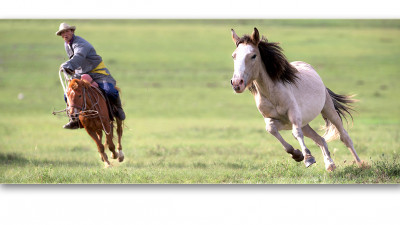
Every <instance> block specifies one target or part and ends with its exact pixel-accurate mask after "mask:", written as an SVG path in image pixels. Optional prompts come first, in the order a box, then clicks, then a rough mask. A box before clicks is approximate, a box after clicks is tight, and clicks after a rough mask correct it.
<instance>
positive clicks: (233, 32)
mask: <svg viewBox="0 0 400 225" xmlns="http://www.w3.org/2000/svg"><path fill="white" fill-rule="evenodd" d="M231 32H232V40H233V43H235V45H237V42H238V41H239V40H240V38H239V36H237V34H236V32H235V31H234V30H233V29H231Z"/></svg>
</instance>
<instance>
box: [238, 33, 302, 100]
mask: <svg viewBox="0 0 400 225" xmlns="http://www.w3.org/2000/svg"><path fill="white" fill-rule="evenodd" d="M241 43H244V44H254V43H253V42H252V39H251V37H250V36H248V35H245V36H243V37H242V38H240V40H238V41H237V42H236V45H237V46H238V45H239V44H241ZM278 44H279V43H275V42H268V40H267V38H265V37H262V39H261V41H260V43H259V44H258V50H259V51H260V54H261V60H262V62H263V63H264V65H265V68H266V70H267V74H268V76H269V77H270V78H271V80H272V81H273V82H282V83H284V84H285V83H287V84H291V83H295V82H296V79H297V78H298V77H297V75H296V73H297V70H296V68H294V67H293V66H292V65H290V63H289V62H288V61H287V59H286V56H285V55H284V54H283V53H282V51H283V50H282V48H281V47H280V46H279V45H278ZM250 91H251V92H252V93H254V91H255V87H254V85H252V86H251V88H250Z"/></svg>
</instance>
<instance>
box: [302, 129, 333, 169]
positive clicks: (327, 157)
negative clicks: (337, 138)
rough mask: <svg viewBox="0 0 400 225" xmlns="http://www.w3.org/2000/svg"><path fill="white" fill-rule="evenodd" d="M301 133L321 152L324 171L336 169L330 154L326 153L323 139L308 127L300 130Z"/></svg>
mask: <svg viewBox="0 0 400 225" xmlns="http://www.w3.org/2000/svg"><path fill="white" fill-rule="evenodd" d="M302 130H303V133H304V135H305V136H306V137H308V138H311V139H312V140H313V141H314V142H315V143H316V144H317V145H318V146H319V147H320V148H321V150H322V154H323V156H324V162H325V169H326V170H327V171H333V170H335V169H336V165H335V163H334V162H333V160H332V158H331V154H330V153H329V151H328V145H327V144H326V141H325V139H324V138H322V137H321V136H319V135H318V134H317V132H315V131H314V130H313V129H312V128H311V127H310V125H308V124H307V125H306V126H304V127H303V128H302Z"/></svg>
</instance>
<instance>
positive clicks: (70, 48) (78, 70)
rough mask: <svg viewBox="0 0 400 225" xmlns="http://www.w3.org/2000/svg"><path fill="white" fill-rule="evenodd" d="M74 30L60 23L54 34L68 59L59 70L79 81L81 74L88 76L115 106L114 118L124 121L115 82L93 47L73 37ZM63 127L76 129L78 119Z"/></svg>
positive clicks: (74, 118) (73, 27)
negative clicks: (62, 43)
mask: <svg viewBox="0 0 400 225" xmlns="http://www.w3.org/2000/svg"><path fill="white" fill-rule="evenodd" d="M75 29H76V27H75V26H70V25H68V24H66V23H61V24H60V27H59V30H58V31H57V32H56V35H58V36H61V37H62V39H63V40H64V41H65V43H64V46H65V51H66V52H67V54H68V57H69V60H68V61H66V62H65V63H63V64H62V65H61V68H60V69H61V70H64V71H65V72H67V73H68V74H69V75H72V76H73V78H76V79H80V78H81V76H82V75H83V74H89V75H90V76H91V78H92V79H93V81H94V82H96V83H97V84H98V86H99V87H100V88H101V89H102V90H104V92H105V93H106V95H107V97H108V99H109V100H110V102H111V103H112V104H113V105H115V106H116V108H117V112H116V115H115V116H116V117H118V118H119V119H121V120H125V113H124V110H123V109H122V105H121V99H120V97H119V92H118V90H117V89H116V88H115V85H116V81H115V80H114V78H113V77H112V76H111V74H110V71H109V70H108V69H107V68H106V66H105V64H104V62H103V60H102V58H101V56H99V55H98V54H97V53H96V50H95V49H94V48H93V46H92V45H91V44H90V43H89V42H87V41H86V40H85V39H83V38H81V37H79V36H76V35H75ZM63 127H64V128H65V129H78V128H79V119H78V118H77V117H71V118H70V121H69V123H67V124H65V125H64V126H63Z"/></svg>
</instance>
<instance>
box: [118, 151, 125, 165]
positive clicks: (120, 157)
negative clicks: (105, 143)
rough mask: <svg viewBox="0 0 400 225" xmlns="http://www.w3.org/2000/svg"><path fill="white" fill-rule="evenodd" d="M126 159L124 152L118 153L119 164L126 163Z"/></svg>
mask: <svg viewBox="0 0 400 225" xmlns="http://www.w3.org/2000/svg"><path fill="white" fill-rule="evenodd" d="M124 159H125V156H124V153H123V152H122V150H119V151H118V162H122V161H124Z"/></svg>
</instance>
